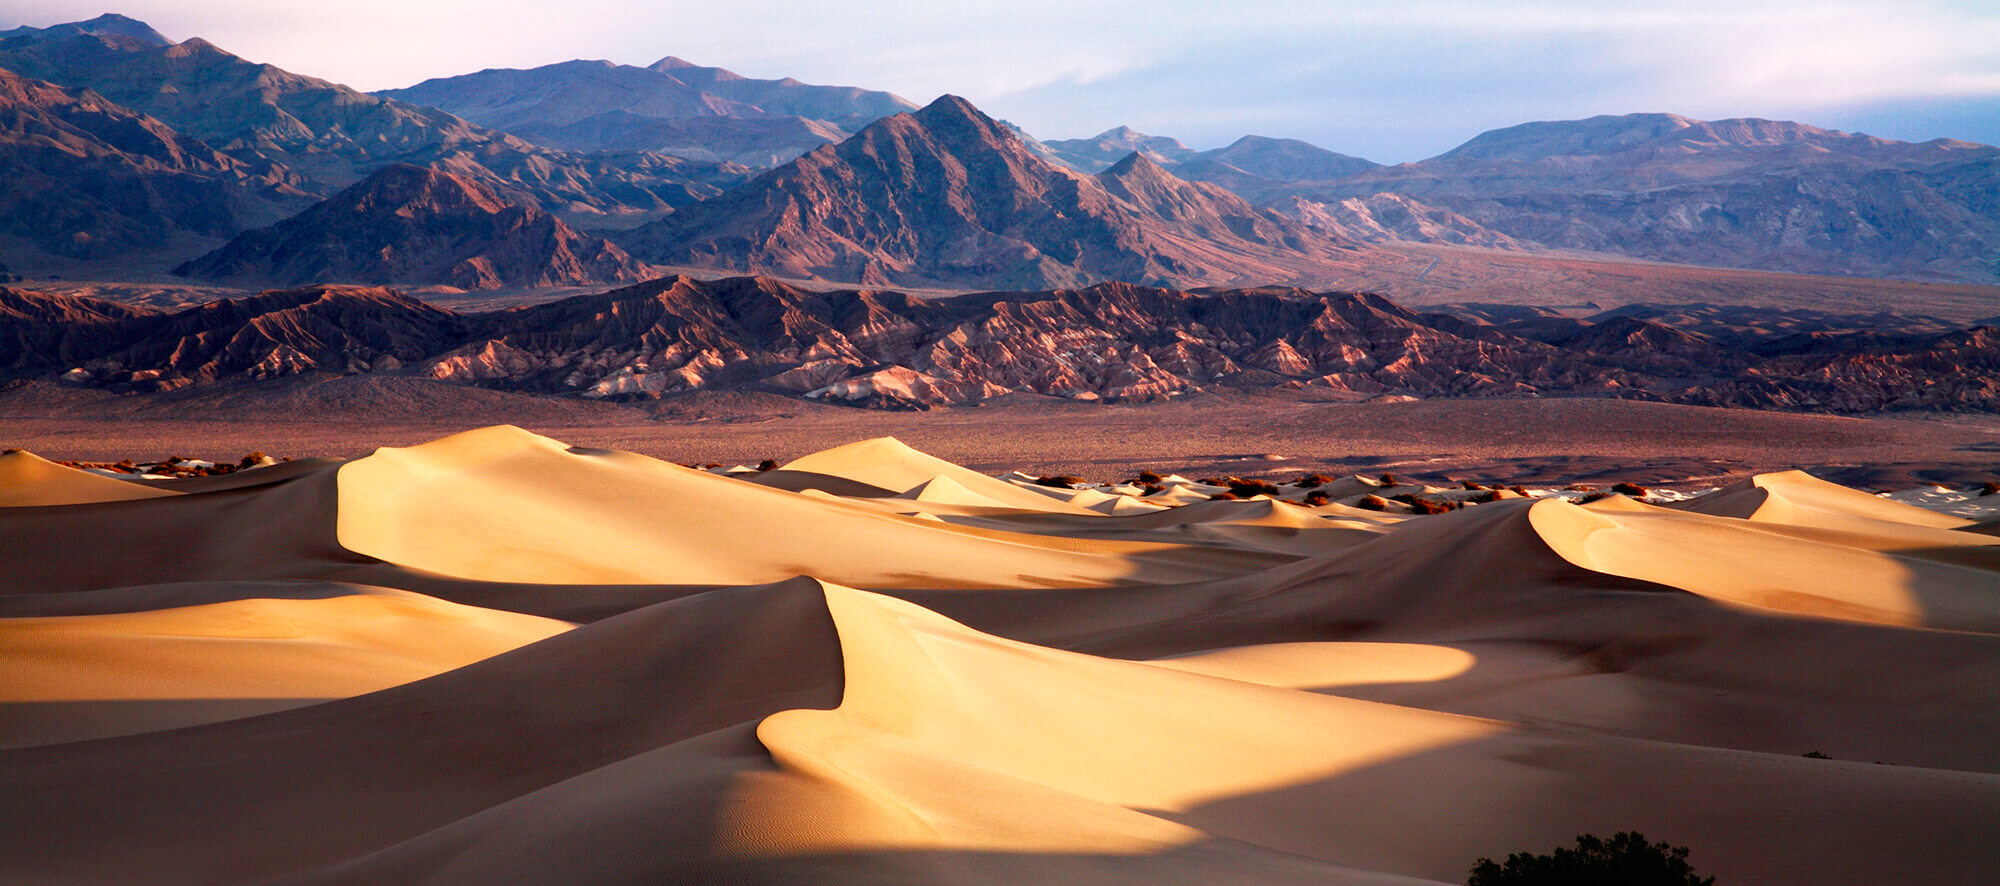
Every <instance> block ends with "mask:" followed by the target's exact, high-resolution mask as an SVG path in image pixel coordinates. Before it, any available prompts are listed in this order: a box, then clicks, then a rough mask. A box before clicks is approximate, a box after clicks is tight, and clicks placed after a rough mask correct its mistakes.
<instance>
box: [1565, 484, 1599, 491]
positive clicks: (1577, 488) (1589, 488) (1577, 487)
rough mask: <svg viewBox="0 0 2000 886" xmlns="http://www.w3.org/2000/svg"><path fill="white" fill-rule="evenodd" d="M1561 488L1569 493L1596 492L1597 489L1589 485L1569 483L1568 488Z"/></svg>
mask: <svg viewBox="0 0 2000 886" xmlns="http://www.w3.org/2000/svg"><path fill="white" fill-rule="evenodd" d="M1563 488H1564V489H1566V490H1568V491H1570V492H1596V491H1597V487H1595V486H1592V485H1590V484H1589V483H1571V484H1569V485H1568V486H1565V487H1563Z"/></svg>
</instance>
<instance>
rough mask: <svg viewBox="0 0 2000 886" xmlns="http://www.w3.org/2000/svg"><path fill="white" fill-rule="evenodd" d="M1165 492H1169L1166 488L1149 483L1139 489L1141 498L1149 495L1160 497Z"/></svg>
mask: <svg viewBox="0 0 2000 886" xmlns="http://www.w3.org/2000/svg"><path fill="white" fill-rule="evenodd" d="M1165 491H1167V488H1166V487H1165V486H1157V485H1154V484H1152V483H1148V484H1146V485H1144V486H1141V487H1139V497H1141V498H1144V497H1146V496H1148V495H1159V494H1160V493H1162V492H1165Z"/></svg>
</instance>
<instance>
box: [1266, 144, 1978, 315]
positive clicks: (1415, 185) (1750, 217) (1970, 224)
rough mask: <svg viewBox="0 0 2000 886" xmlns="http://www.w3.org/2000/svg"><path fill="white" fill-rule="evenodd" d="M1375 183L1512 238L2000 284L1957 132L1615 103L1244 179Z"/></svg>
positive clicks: (1300, 192)
mask: <svg viewBox="0 0 2000 886" xmlns="http://www.w3.org/2000/svg"><path fill="white" fill-rule="evenodd" d="M1385 192H1388V193H1393V194H1396V195H1400V196H1401V197H1403V198H1407V199H1409V200H1414V201H1419V202H1420V203H1422V204H1426V205H1427V206H1428V207H1430V208H1432V209H1435V210H1442V211H1446V212H1449V213H1451V214H1454V215H1457V216H1460V217H1463V218H1465V219H1468V220H1469V221H1471V222H1473V223H1475V224H1477V225H1480V226H1482V227H1484V228H1486V229H1489V230H1490V231H1491V232H1493V233H1494V234H1497V235H1500V236H1504V237H1506V238H1508V239H1511V240H1514V241H1516V242H1518V243H1521V244H1524V245H1527V246H1536V247H1552V248H1560V249H1583V250H1592V251H1598V252H1611V253H1621V254H1625V255H1631V256H1636V257H1641V258H1649V259H1658V260H1663V261H1673V262H1686V263H1691V264H1705V265H1720V266H1728V267H1747V268H1761V269H1766V270H1778V271H1794V272H1802V273H1817V274H1827V273H1831V274H1852V275H1860V276H1888V277H1911V278H1920V279H1921V278H1937V279H1954V280H1963V281H1968V282H1984V283H1994V282H2000V201H1996V200H1995V197H1994V195H1996V194H2000V148H1995V147H1992V146H1988V145H1978V144H1973V143H1970V142H1962V141H1952V140H1948V139H1939V140H1936V141H1929V142H1923V143H1921V144H1916V143H1909V142H1898V141H1890V140H1887V139H1880V138H1874V137H1871V136H1866V135H1858V134H1850V133H1845V132H1837V131H1833V130H1826V129H1820V128H1818V127H1814V126H1807V125H1805V124H1802V123H1792V122H1785V121H1773V120H1758V119H1736V120H1716V121H1701V120H1692V119H1689V118H1686V117H1680V116H1676V115H1673V114H1629V115H1624V116H1604V117H1592V118H1590V119H1587V120H1570V121H1559V122H1545V123H1528V124H1523V125H1520V126H1513V127H1508V128H1506V129H1499V130H1494V131H1492V132H1488V133H1484V134H1482V135H1480V136H1478V137H1477V138H1474V139H1472V140H1471V141H1468V142H1466V143H1465V144H1464V145H1461V146H1459V147H1457V148H1455V149H1453V150H1451V151H1447V152H1446V153H1444V154H1441V155H1439V156H1437V157H1435V158H1432V159H1430V160H1425V161H1423V162H1421V163H1410V164H1402V165H1398V166H1385V167H1381V168H1378V169H1372V170H1368V171H1365V172H1361V173H1359V174H1356V175H1353V176H1350V177H1347V178H1345V179H1342V180H1340V181H1337V182H1332V183H1324V182H1322V183H1294V184H1293V185H1291V186H1288V187H1285V188H1277V189H1265V190H1263V191H1260V192H1258V193H1259V197H1260V199H1264V200H1266V201H1268V202H1278V201H1281V200H1285V199H1289V198H1291V197H1302V198H1305V199H1307V200H1311V201H1317V202H1323V203H1328V204H1334V203H1339V202H1340V201H1343V200H1351V199H1357V198H1360V199H1368V198H1374V197H1375V196H1376V195H1379V194H1383V193H1385ZM1385 227H1389V226H1387V225H1385ZM1438 242H1450V241H1449V240H1445V241H1438Z"/></svg>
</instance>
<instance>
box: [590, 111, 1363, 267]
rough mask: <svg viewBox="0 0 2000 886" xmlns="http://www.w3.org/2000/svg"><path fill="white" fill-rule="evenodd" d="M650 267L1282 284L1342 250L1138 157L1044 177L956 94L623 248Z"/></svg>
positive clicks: (1018, 146) (827, 148) (653, 228)
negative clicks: (653, 264)
mask: <svg viewBox="0 0 2000 886" xmlns="http://www.w3.org/2000/svg"><path fill="white" fill-rule="evenodd" d="M620 239H621V242H623V243H624V244H625V246H626V247H627V248H628V249H630V250H631V251H632V252H633V254H635V255H638V256H641V257H643V258H646V259H648V260H651V261H656V262H660V263H665V264H675V265H692V266H699V267H715V268H727V269H747V270H752V271H756V272H761V273H775V274H780V275H785V276H793V277H819V278H825V279H832V280H852V281H858V282H861V283H864V284H871V285H886V284H892V283H893V284H899V285H940V284H944V285H960V286H969V287H983V288H1039V287H1045V286H1073V285H1082V284H1084V283H1087V282H1090V281H1095V280H1127V281H1134V282H1141V283H1164V284H1170V285H1181V284H1202V283H1227V282H1239V283H1240V282H1246V281H1255V282H1268V281H1272V280H1282V281H1289V280H1294V279H1298V278H1301V277H1305V276H1311V275H1312V274H1314V273H1315V272H1319V271H1323V270H1324V269H1326V268H1328V267H1331V266H1335V265H1337V264H1339V263H1341V262H1343V261H1352V260H1353V259H1352V257H1351V256H1350V255H1347V254H1343V250H1342V249H1341V247H1342V246H1345V245H1347V244H1344V243H1341V242H1340V241H1336V240H1332V239H1329V238H1328V237H1326V236H1324V235H1321V234H1318V233H1316V232H1314V231H1312V230H1310V229H1308V228H1306V227H1304V226H1303V225H1299V224H1297V223H1295V222H1293V221H1291V220H1289V219H1286V218H1285V217H1283V216H1281V215H1278V214H1277V213H1274V212H1270V211H1268V210H1260V209H1258V208H1256V207H1254V206H1251V205H1250V204H1249V203H1248V202H1246V201H1244V200H1243V199H1242V198H1240V197H1238V196H1236V195H1234V194H1232V193H1230V192H1228V191H1226V190H1223V189H1221V188H1218V187H1214V186H1212V185H1203V184H1198V183H1190V182H1185V181H1182V180H1180V179H1178V178H1175V177H1174V176H1173V175H1172V174H1170V173H1168V172H1166V171H1165V170H1163V169H1161V168H1160V166H1159V165H1158V164H1156V163H1154V162H1153V161H1152V160H1150V159H1147V158H1146V157H1145V156H1144V155H1142V154H1137V153H1134V154H1130V155H1127V156H1126V158H1125V159H1124V160H1122V161H1120V162H1119V163H1118V164H1117V165H1115V166H1112V167H1111V168H1109V169H1106V170H1105V171H1103V172H1101V173H1098V174H1096V175H1094V176H1088V175H1082V174H1079V173H1076V172H1073V171H1071V170H1069V169H1065V168H1063V167H1060V166H1057V165H1054V164H1051V163H1049V162H1047V161H1045V160H1043V159H1042V158H1041V157H1039V156H1037V155H1036V154H1035V153H1033V152H1031V151H1030V150H1028V148H1027V146H1026V145H1025V144H1024V143H1023V142H1022V140H1021V139H1020V138H1019V137H1017V136H1016V135H1015V134H1014V133H1013V132H1012V131H1011V130H1010V129H1008V128H1007V127H1006V126H1003V125H1001V124H1000V123H998V122H997V121H995V120H993V119H992V118H990V117H987V116H986V115H985V114H982V113H980V112H979V110H978V109H976V108H974V107H973V106H972V105H971V103H969V102H967V101H965V100H964V99H962V98H959V97H957V96H949V95H947V96H945V97H943V98H940V99H938V100H937V101H935V102H932V103H931V104H930V105H929V106H927V107H925V108H923V109H922V110H919V111H916V112H914V113H907V114H897V115H895V116H893V117H885V118H883V119H881V120H877V121H876V122H874V123H871V124H869V125H868V126H867V127H866V128H864V129H862V130H861V131H860V132H859V133H857V134H855V136H854V137H853V138H850V139H848V140H846V141H844V142H841V143H840V144H837V145H824V146H821V147H819V148H816V149H814V150H813V151H812V152H811V153H808V154H806V155H805V156H803V157H800V158H798V159H796V160H793V161H791V162H790V163H787V164H785V165H783V166H780V167H778V168H777V169H774V170H772V171H770V172H767V173H765V174H763V175H760V176H758V177H757V178H756V179H753V180H752V181H750V182H748V183H746V184H744V185H742V186H739V187H737V188H734V189H732V190H730V191H729V192H728V193H725V194H723V195H722V196H720V197H716V198H714V199H712V200H707V201H703V202H702V203H700V204H697V205H695V206H691V207H688V208H686V209H684V210H681V211H680V212H676V213H674V214H673V215H671V216H668V217H667V218H664V219H662V220H660V221H657V222H653V223H651V224H649V225H646V226H645V227H642V228H639V229H637V230H636V231H633V232H631V233H630V234H628V235H625V236H623V237H621V238H620Z"/></svg>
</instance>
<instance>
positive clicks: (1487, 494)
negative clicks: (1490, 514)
mask: <svg viewBox="0 0 2000 886" xmlns="http://www.w3.org/2000/svg"><path fill="white" fill-rule="evenodd" d="M1499 500H1500V490H1498V489H1487V490H1483V491H1481V492H1480V493H1479V494H1478V495H1475V496H1473V497H1472V498H1470V499H1467V501H1470V502H1472V503H1473V504H1476V505H1483V504H1486V503H1488V502H1495V501H1499Z"/></svg>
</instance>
